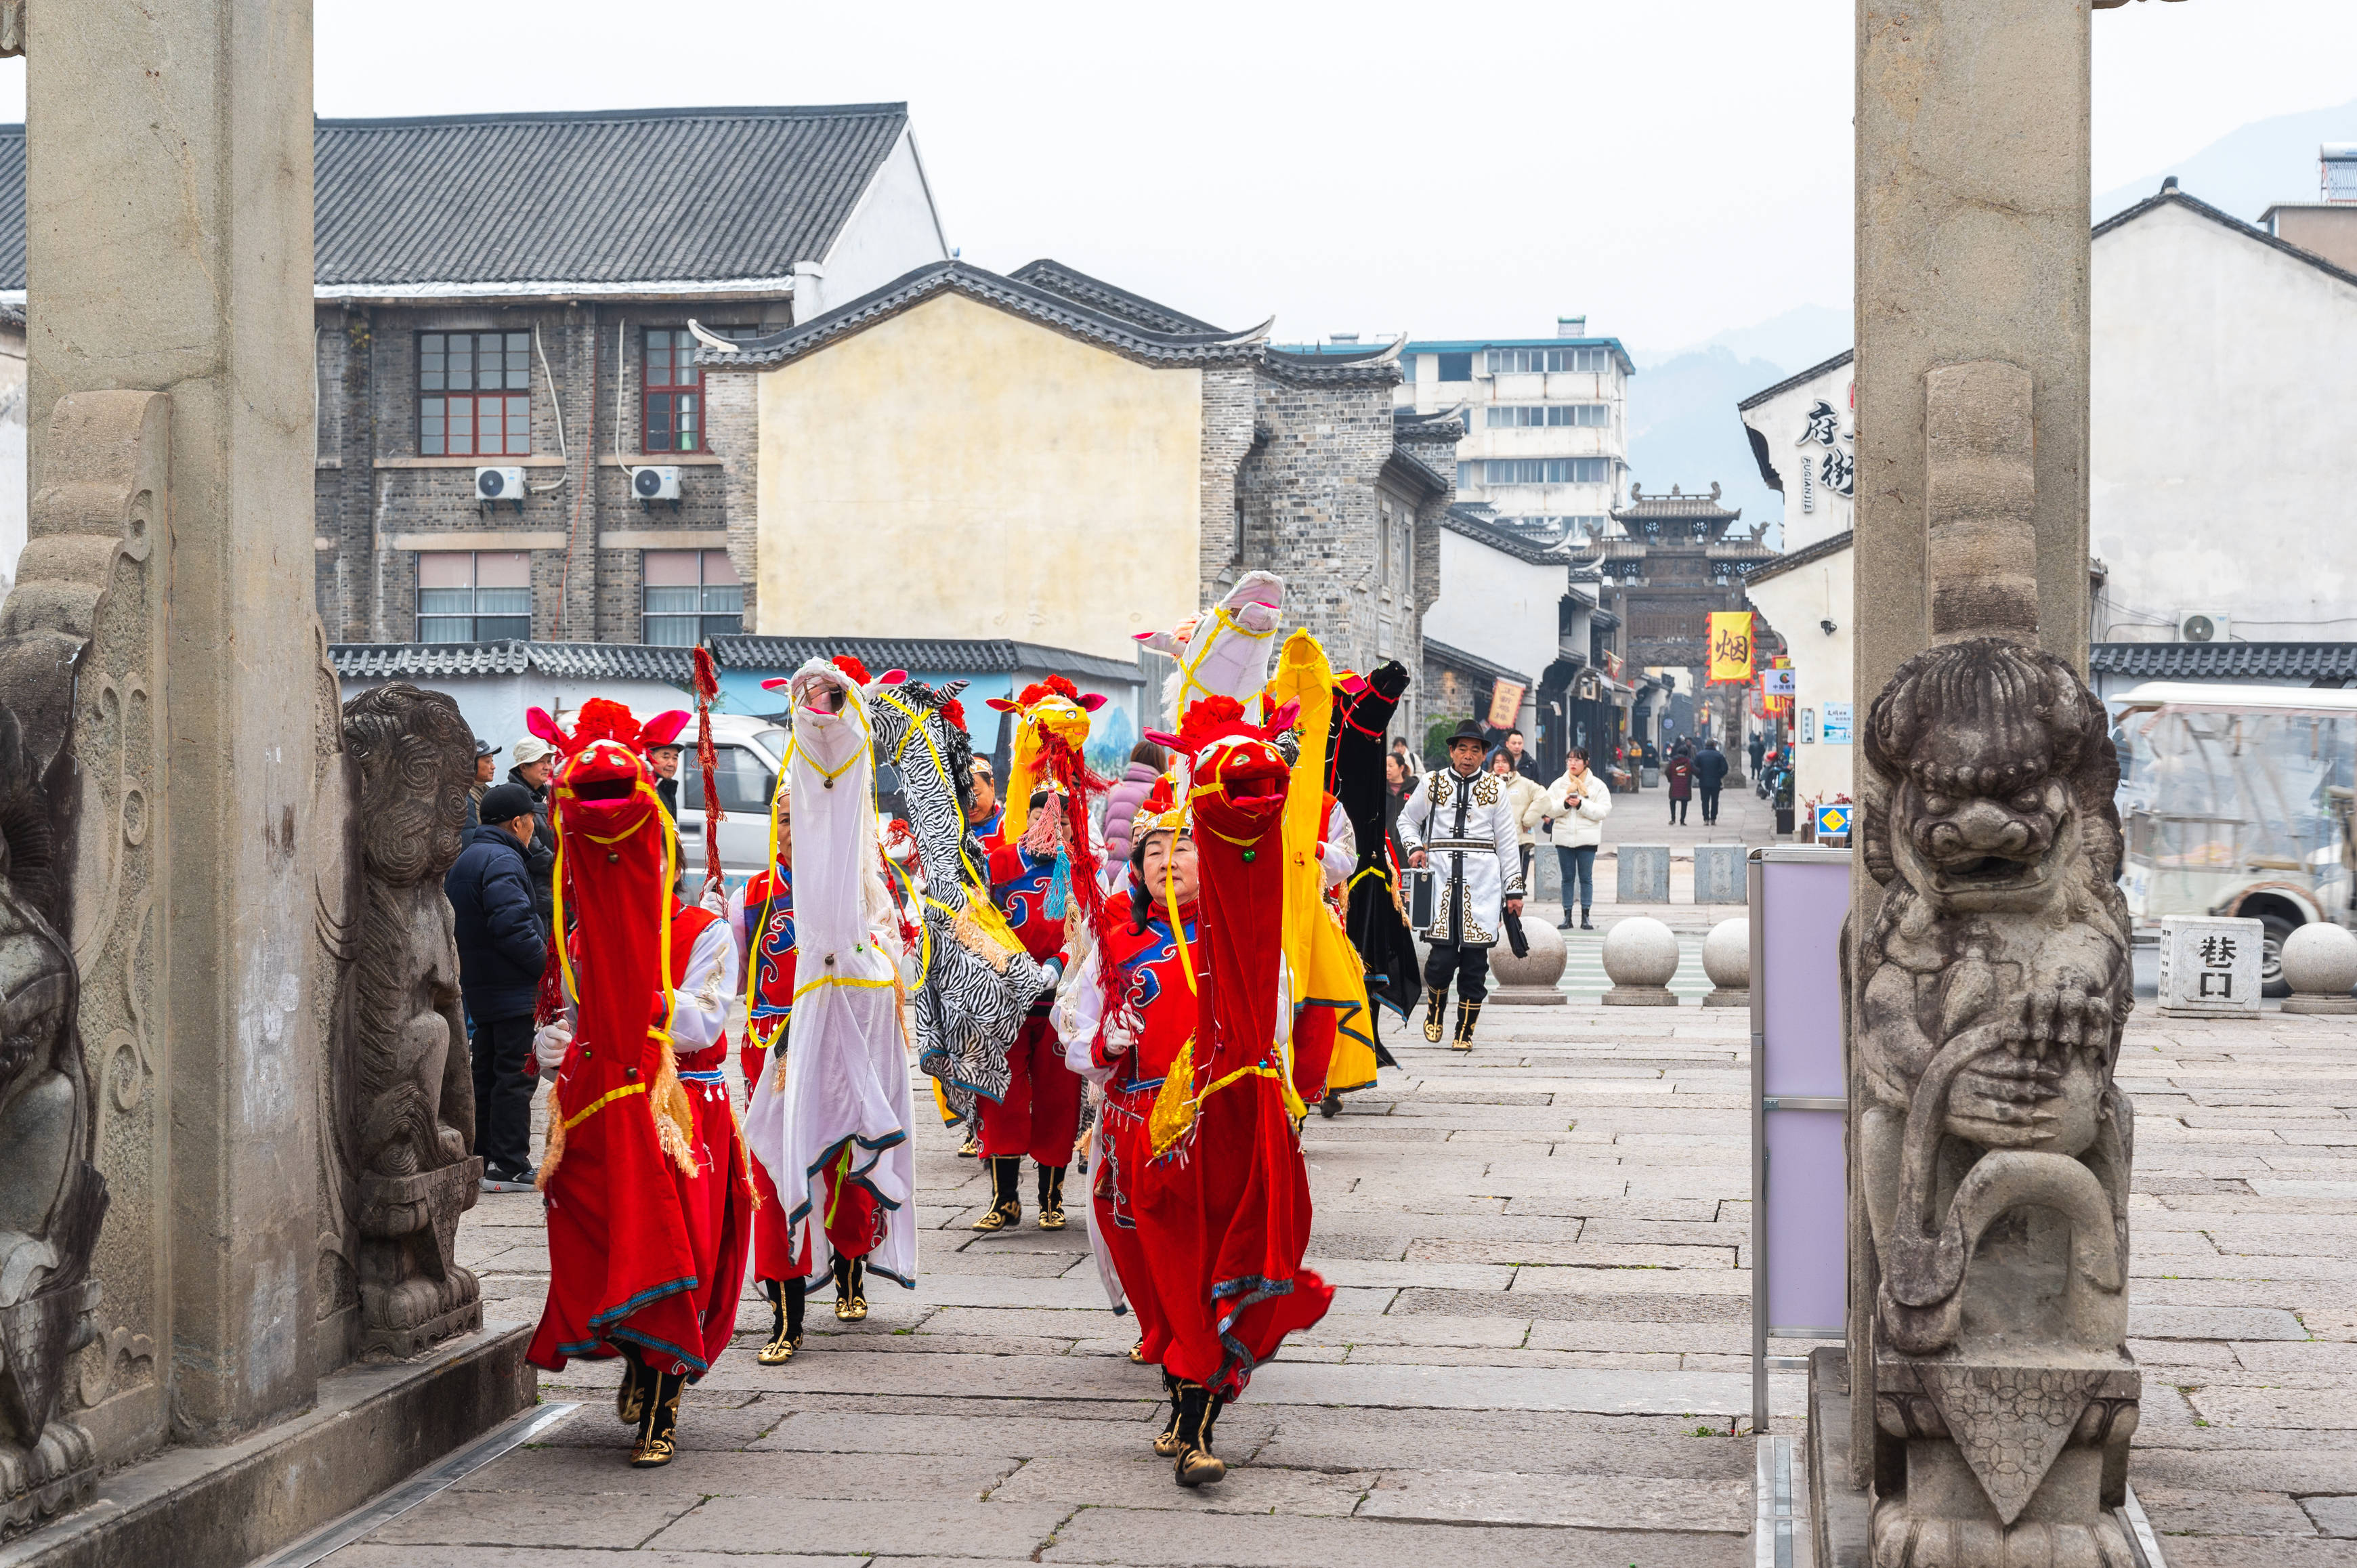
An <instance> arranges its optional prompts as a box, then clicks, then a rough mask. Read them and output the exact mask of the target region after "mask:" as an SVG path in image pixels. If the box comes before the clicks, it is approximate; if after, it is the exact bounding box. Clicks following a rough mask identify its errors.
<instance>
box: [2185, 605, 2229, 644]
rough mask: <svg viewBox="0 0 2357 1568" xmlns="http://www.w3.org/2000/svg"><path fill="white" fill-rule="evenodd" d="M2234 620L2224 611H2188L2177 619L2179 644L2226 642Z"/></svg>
mask: <svg viewBox="0 0 2357 1568" xmlns="http://www.w3.org/2000/svg"><path fill="white" fill-rule="evenodd" d="M2232 629H2233V617H2232V616H2230V615H2228V614H2226V612H2225V611H2223V610H2188V611H2186V612H2185V613H2184V614H2183V615H2181V616H2179V617H2178V618H2177V640H2178V641H2179V642H2225V641H2228V640H2229V639H2228V637H2227V633H2228V632H2229V631H2230V630H2232Z"/></svg>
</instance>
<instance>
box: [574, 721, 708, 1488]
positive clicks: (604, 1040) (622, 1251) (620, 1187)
mask: <svg viewBox="0 0 2357 1568" xmlns="http://www.w3.org/2000/svg"><path fill="white" fill-rule="evenodd" d="M686 717H687V715H686V714H676V713H674V714H663V715H662V716H661V717H659V718H656V719H654V720H651V721H650V722H649V723H648V724H647V725H644V726H643V727H642V726H641V725H640V724H639V722H638V720H637V719H636V718H635V717H633V716H632V715H631V714H630V710H629V709H628V708H626V707H623V706H622V705H621V704H620V703H609V702H607V701H605V700H604V699H603V698H592V699H591V700H590V701H589V702H588V703H585V704H584V705H583V707H582V711H581V717H580V720H579V722H578V723H577V724H576V726H575V728H574V730H573V732H572V733H571V734H570V735H567V734H566V733H565V731H563V730H562V729H560V728H559V727H558V726H557V725H556V724H555V722H554V720H553V719H551V718H550V717H549V716H548V714H545V713H544V712H542V711H541V710H539V709H537V708H535V709H533V711H532V714H530V723H531V725H532V728H533V734H535V735H538V736H541V737H542V738H544V739H545V740H547V741H549V742H550V743H551V744H552V745H554V746H555V747H556V749H557V751H558V753H559V755H560V756H561V757H563V758H564V760H563V762H562V763H561V765H560V766H559V768H558V769H557V771H556V775H555V779H554V791H553V794H552V801H553V814H554V818H555V826H556V832H557V875H556V897H557V929H558V930H560V931H562V930H564V929H565V917H566V914H567V912H568V911H569V912H570V913H571V914H572V915H573V917H574V920H575V923H574V925H573V927H572V930H571V934H570V936H569V938H566V939H564V940H561V941H560V942H559V943H558V944H557V959H556V967H557V968H558V970H559V971H560V972H561V974H562V978H563V984H562V989H561V992H559V991H554V989H553V988H546V987H544V998H543V1011H544V1015H547V1022H546V1024H545V1026H544V1027H543V1028H542V1030H541V1031H540V1033H539V1035H538V1036H537V1037H536V1039H535V1041H534V1047H535V1049H536V1050H537V1051H538V1053H539V1055H540V1058H541V1061H542V1064H543V1067H544V1070H546V1071H548V1072H549V1073H551V1074H552V1075H553V1076H554V1079H555V1084H554V1090H552V1093H551V1098H550V1102H549V1134H548V1149H547V1154H546V1156H545V1158H544V1160H543V1162H542V1165H541V1169H540V1187H541V1190H542V1192H543V1193H544V1195H545V1202H546V1205H547V1218H548V1252H549V1285H548V1301H547V1305H546V1306H545V1307H544V1309H543V1311H542V1314H541V1321H540V1327H539V1331H538V1332H537V1333H536V1334H535V1335H534V1336H533V1343H532V1347H531V1349H530V1351H529V1353H528V1355H529V1359H531V1361H532V1362H533V1365H535V1366H538V1367H541V1368H544V1369H547V1370H550V1371H562V1370H563V1369H564V1368H565V1362H566V1359H568V1358H570V1357H574V1356H585V1357H590V1358H593V1359H595V1358H602V1357H608V1356H613V1355H618V1354H619V1355H621V1356H623V1357H625V1358H626V1359H628V1362H629V1366H628V1369H627V1370H626V1372H625V1374H624V1377H623V1380H622V1386H621V1390H620V1393H619V1397H618V1398H617V1401H616V1411H617V1413H618V1414H619V1415H620V1416H621V1418H622V1420H623V1421H624V1423H626V1424H629V1425H632V1426H635V1427H636V1428H637V1432H638V1441H637V1444H636V1446H635V1447H634V1448H633V1450H632V1452H631V1455H630V1463H631V1464H632V1465H634V1466H640V1467H642V1468H643V1467H648V1466H657V1465H663V1464H668V1463H669V1462H670V1460H671V1457H672V1454H673V1433H674V1431H675V1429H676V1427H677V1425H678V1421H679V1400H680V1393H681V1390H682V1388H683V1384H684V1383H686V1382H687V1381H690V1380H694V1379H698V1378H701V1377H702V1376H703V1375H704V1373H705V1370H706V1369H709V1368H710V1366H711V1365H712V1363H713V1361H714V1360H715V1359H716V1358H717V1357H718V1356H719V1354H720V1352H721V1350H722V1349H724V1348H726V1346H727V1343H728V1337H729V1334H730V1332H731V1331H732V1330H733V1329H734V1327H735V1325H736V1316H737V1290H738V1288H739V1284H740V1282H741V1281H742V1278H743V1275H744V1267H745V1248H746V1242H747V1236H748V1216H749V1213H750V1209H751V1206H752V1188H751V1186H750V1183H749V1179H748V1164H747V1160H746V1156H745V1151H744V1147H743V1144H742V1143H741V1141H740V1140H739V1138H738V1136H737V1122H736V1116H735V1113H734V1112H733V1111H732V1110H731V1108H730V1106H729V1104H728V1099H727V1093H726V1090H725V1089H724V1088H723V1087H722V1086H721V1082H720V1074H719V1069H720V1065H721V1063H722V1061H723V1060H724V1059H725V1058H726V1054H727V1048H728V1047H727V1040H726V1036H725V1034H724V1032H723V1031H724V1028H725V1022H726V1015H727V1012H728V1009H729V1006H730V1004H732V1003H733V1000H734V996H735V989H736V949H735V946H734V944H733V943H732V942H731V941H730V940H729V939H728V935H727V932H726V929H725V928H724V927H723V925H722V924H721V922H720V921H719V920H718V919H717V918H716V917H714V916H713V915H712V914H711V913H710V912H709V911H707V910H703V909H694V908H687V907H685V906H683V905H682V904H680V903H679V901H678V899H677V898H676V897H674V895H673V886H675V884H676V882H677V876H678V868H679V846H678V839H677V837H676V835H675V834H674V832H673V829H672V826H671V818H670V815H669V813H668V812H666V811H664V810H663V806H662V798H661V797H660V796H659V795H657V794H656V792H655V788H654V779H653V776H652V775H651V773H650V772H649V771H648V769H647V767H646V764H645V762H644V761H643V759H642V758H641V757H640V752H641V751H642V750H643V749H644V748H645V747H647V746H652V745H658V744H661V743H662V741H664V740H667V739H669V738H671V737H673V736H676V735H677V734H678V733H679V730H680V728H681V726H682V725H683V724H684V723H685V722H686ZM560 1004H561V1009H562V1016H561V1017H560V1016H558V1013H559V1008H560Z"/></svg>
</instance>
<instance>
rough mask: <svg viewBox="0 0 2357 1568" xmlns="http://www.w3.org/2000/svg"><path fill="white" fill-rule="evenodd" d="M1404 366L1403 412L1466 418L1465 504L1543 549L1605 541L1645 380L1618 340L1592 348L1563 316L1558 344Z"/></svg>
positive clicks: (1517, 345)
mask: <svg viewBox="0 0 2357 1568" xmlns="http://www.w3.org/2000/svg"><path fill="white" fill-rule="evenodd" d="M1345 341H1346V342H1347V340H1345ZM1400 365H1401V369H1402V370H1403V371H1404V372H1405V376H1404V379H1403V381H1402V382H1401V384H1400V388H1399V391H1398V392H1397V394H1396V395H1397V397H1398V400H1399V402H1400V404H1401V406H1402V407H1404V408H1412V409H1415V411H1416V412H1417V413H1426V414H1434V413H1447V412H1448V411H1450V410H1452V409H1453V410H1458V411H1459V412H1460V417H1461V418H1462V419H1463V421H1464V423H1465V436H1464V439H1463V440H1461V441H1459V442H1458V444H1457V476H1456V477H1457V493H1458V499H1461V500H1465V501H1469V502H1480V503H1484V504H1486V505H1487V506H1488V507H1489V508H1490V510H1491V513H1492V514H1493V515H1494V516H1495V517H1496V519H1497V521H1498V523H1499V525H1500V526H1501V527H1503V528H1508V529H1511V530H1513V531H1514V532H1520V533H1524V534H1527V535H1530V536H1531V537H1534V538H1535V539H1538V540H1539V541H1541V542H1545V543H1555V542H1560V541H1563V540H1565V539H1567V538H1568V539H1573V540H1575V541H1577V540H1586V539H1593V538H1595V537H1597V536H1598V535H1600V534H1601V533H1602V532H1604V529H1605V526H1606V522H1607V520H1608V519H1609V517H1610V515H1611V511H1612V508H1613V506H1614V504H1615V503H1616V501H1617V499H1618V498H1619V496H1620V490H1621V488H1622V486H1623V485H1624V484H1625V482H1626V480H1627V478H1628V468H1629V378H1630V377H1631V376H1633V375H1635V374H1636V373H1637V367H1636V365H1635V363H1634V362H1633V361H1631V359H1630V358H1629V351H1628V350H1627V349H1624V348H1622V347H1621V346H1620V339H1619V338H1591V337H1589V336H1588V335H1587V317H1584V316H1566V317H1561V318H1559V319H1558V320H1557V321H1556V323H1555V336H1554V337H1553V338H1466V339H1461V340H1450V341H1427V342H1416V341H1411V342H1409V343H1407V344H1406V345H1405V347H1404V349H1402V351H1401V355H1400Z"/></svg>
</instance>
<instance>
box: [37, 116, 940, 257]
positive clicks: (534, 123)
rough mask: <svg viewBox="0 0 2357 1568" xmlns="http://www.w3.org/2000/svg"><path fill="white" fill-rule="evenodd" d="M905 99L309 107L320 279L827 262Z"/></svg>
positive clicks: (888, 144) (888, 143)
mask: <svg viewBox="0 0 2357 1568" xmlns="http://www.w3.org/2000/svg"><path fill="white" fill-rule="evenodd" d="M908 123H909V115H908V106H907V105H906V104H903V103H848V104H834V105H825V106H821V107H815V108H796V107H761V108H743V109H633V110H614V111H597V112H593V113H547V114H457V115H438V116H433V117H427V118H419V119H400V120H321V121H318V122H317V124H316V131H315V140H314V143H313V147H314V156H315V159H316V166H315V173H314V188H315V189H316V192H317V217H316V219H315V221H314V237H315V242H316V245H317V274H316V275H317V281H318V284H319V285H320V286H321V287H322V288H331V289H338V290H341V291H346V292H360V293H364V292H365V291H367V290H368V289H371V288H382V289H385V290H388V291H399V290H406V289H411V288H415V287H418V286H420V285H433V284H473V285H495V284H517V285H522V284H537V283H579V284H587V285H609V286H610V285H626V284H633V283H659V282H671V283H677V282H697V283H718V282H725V281H730V280H737V279H754V278H782V277H786V276H788V275H790V274H791V273H792V271H793V266H794V263H796V262H798V261H818V260H821V259H823V257H824V256H825V254H826V252H827V251H828V249H829V248H830V247H831V246H833V244H834V241H835V237H836V236H837V235H839V234H840V233H841V232H842V231H843V226H844V223H845V221H846V220H848V219H849V218H850V216H851V212H852V209H853V208H854V207H855V206H856V204H857V202H858V200H859V197H860V194H861V193H862V192H863V191H865V190H866V188H867V186H868V183H869V181H870V180H872V179H873V178H874V177H875V175H876V171H877V168H879V167H880V166H882V164H883V162H884V159H885V157H886V156H887V155H888V154H889V153H890V151H891V150H892V146H893V145H894V143H895V142H897V141H898V140H899V136H900V134H901V132H902V131H903V130H905V129H906V128H907V125H908ZM24 286H25V128H24V126H22V125H5V126H0V288H9V289H20V288H23V287H24Z"/></svg>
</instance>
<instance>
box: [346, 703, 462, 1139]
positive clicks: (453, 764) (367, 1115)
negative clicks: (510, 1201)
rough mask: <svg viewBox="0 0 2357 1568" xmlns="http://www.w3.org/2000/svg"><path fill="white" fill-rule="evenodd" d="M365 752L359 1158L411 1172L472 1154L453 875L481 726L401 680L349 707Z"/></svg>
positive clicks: (353, 1021) (356, 1064) (357, 1030)
mask: <svg viewBox="0 0 2357 1568" xmlns="http://www.w3.org/2000/svg"><path fill="white" fill-rule="evenodd" d="M344 747H345V749H346V751H347V752H348V753H349V754H350V756H351V757H352V759H353V761H354V762H355V763H356V764H357V765H358V768H359V772H360V789H359V797H358V799H357V800H356V801H355V802H354V820H355V821H356V822H357V823H358V824H359V830H360V832H359V839H360V847H361V864H362V871H363V886H364V889H365V892H364V896H363V899H362V902H361V908H360V910H359V911H358V913H359V920H358V922H357V924H356V925H355V927H354V930H353V960H352V974H351V984H352V989H353V995H352V998H351V1000H352V1003H353V1006H352V1007H351V1009H350V1012H349V1013H348V1014H347V1015H346V1024H347V1026H348V1027H349V1029H350V1044H351V1053H350V1057H349V1058H348V1059H349V1062H350V1067H351V1069H352V1072H353V1083H354V1089H355V1090H356V1094H357V1099H358V1104H359V1117H358V1122H359V1130H360V1168H361V1170H362V1171H364V1172H368V1173H370V1174H372V1175H382V1176H410V1175H414V1174H415V1173H417V1172H420V1171H427V1170H433V1169H436V1168H437V1167H439V1166H442V1165H451V1164H455V1163H456V1162H457V1161H459V1160H463V1159H465V1158H466V1157H467V1150H468V1145H469V1144H471V1143H472V1142H473V1137H474V1128H475V1103H474V1102H475V1088H474V1077H473V1074H472V1071H471V1069H470V1068H469V1067H468V1057H467V1039H466V1025H465V1015H464V1013H463V1012H462V1010H461V1008H460V1005H459V1000H458V964H457V941H456V940H455V938H454V937H453V936H452V934H451V919H450V906H449V902H448V901H447V899H445V898H444V897H442V877H443V875H444V873H446V872H447V871H448V870H449V869H450V865H451V863H452V862H454V861H456V860H457V858H458V847H459V846H458V840H459V835H460V834H461V833H463V832H465V830H466V826H467V787H468V784H469V783H470V782H471V781H472V780H473V778H474V771H475V761H474V758H475V736H474V732H473V731H472V730H470V729H469V728H468V726H467V721H466V720H465V719H464V718H462V717H460V716H459V714H458V707H457V703H454V702H452V701H451V700H450V699H449V698H448V697H447V696H445V695H444V694H442V693H438V692H423V691H420V690H418V689H417V688H416V687H414V686H411V685H407V684H405V683H403V682H394V683H393V684H391V685H387V686H380V687H377V688H376V689H375V690H373V691H369V692H363V693H361V694H360V695H359V696H357V697H354V698H353V699H352V700H351V701H350V703H346V704H345V706H344Z"/></svg>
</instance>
